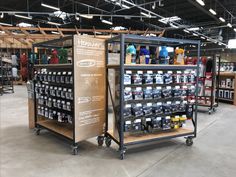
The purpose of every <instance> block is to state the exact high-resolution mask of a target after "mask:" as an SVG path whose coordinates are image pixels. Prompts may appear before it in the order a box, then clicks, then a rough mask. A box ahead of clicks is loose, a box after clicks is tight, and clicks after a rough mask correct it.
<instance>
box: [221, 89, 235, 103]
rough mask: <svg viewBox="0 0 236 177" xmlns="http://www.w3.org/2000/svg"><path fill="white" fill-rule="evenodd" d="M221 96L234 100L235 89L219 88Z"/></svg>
mask: <svg viewBox="0 0 236 177" xmlns="http://www.w3.org/2000/svg"><path fill="white" fill-rule="evenodd" d="M219 98H223V99H229V100H232V101H233V99H234V90H222V89H219Z"/></svg>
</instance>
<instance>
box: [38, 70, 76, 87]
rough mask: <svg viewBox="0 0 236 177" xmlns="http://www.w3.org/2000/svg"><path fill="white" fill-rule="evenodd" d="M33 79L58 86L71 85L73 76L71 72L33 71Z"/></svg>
mask: <svg viewBox="0 0 236 177" xmlns="http://www.w3.org/2000/svg"><path fill="white" fill-rule="evenodd" d="M35 79H36V80H38V81H44V82H52V83H58V84H72V83H73V76H72V72H71V71H68V72H67V71H63V72H61V71H53V72H52V71H49V72H47V70H46V69H42V70H41V71H35Z"/></svg>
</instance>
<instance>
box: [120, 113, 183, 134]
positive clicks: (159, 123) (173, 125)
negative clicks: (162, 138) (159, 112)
mask: <svg viewBox="0 0 236 177" xmlns="http://www.w3.org/2000/svg"><path fill="white" fill-rule="evenodd" d="M186 120H187V117H186V115H176V116H173V117H171V116H156V117H146V118H138V119H135V120H127V121H125V124H124V132H146V133H149V132H150V133H153V132H155V131H162V130H170V129H178V128H181V127H184V126H185V124H186Z"/></svg>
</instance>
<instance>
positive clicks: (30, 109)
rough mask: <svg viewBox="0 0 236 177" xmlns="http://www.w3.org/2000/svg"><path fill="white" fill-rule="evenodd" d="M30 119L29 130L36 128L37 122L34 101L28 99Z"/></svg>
mask: <svg viewBox="0 0 236 177" xmlns="http://www.w3.org/2000/svg"><path fill="white" fill-rule="evenodd" d="M28 119H29V128H30V129H32V128H35V121H34V100H33V99H31V98H28Z"/></svg>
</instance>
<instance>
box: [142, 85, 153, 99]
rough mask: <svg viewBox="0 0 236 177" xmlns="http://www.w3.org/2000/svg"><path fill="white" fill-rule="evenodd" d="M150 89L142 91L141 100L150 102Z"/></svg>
mask: <svg viewBox="0 0 236 177" xmlns="http://www.w3.org/2000/svg"><path fill="white" fill-rule="evenodd" d="M152 93H153V92H152V87H146V88H145V89H144V90H143V98H144V99H145V100H150V99H152Z"/></svg>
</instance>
